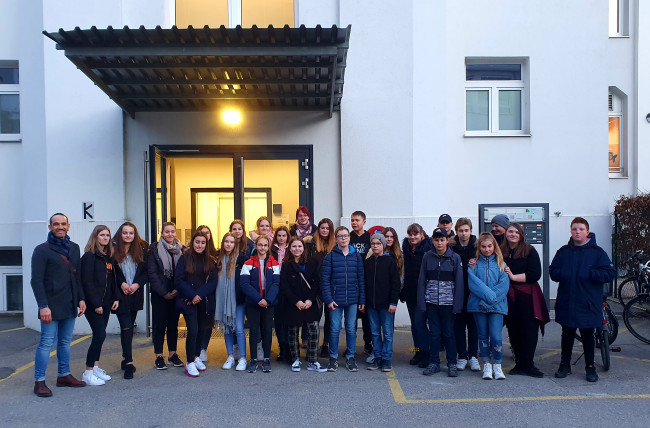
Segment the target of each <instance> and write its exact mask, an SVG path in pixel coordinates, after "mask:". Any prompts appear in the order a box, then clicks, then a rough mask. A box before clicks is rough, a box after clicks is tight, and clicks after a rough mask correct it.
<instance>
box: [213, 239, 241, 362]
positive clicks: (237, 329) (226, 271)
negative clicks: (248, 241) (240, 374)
mask: <svg viewBox="0 0 650 428" xmlns="http://www.w3.org/2000/svg"><path fill="white" fill-rule="evenodd" d="M238 255H239V254H238V252H237V240H236V239H235V236H234V235H233V234H232V233H230V232H228V233H226V234H225V235H223V238H222V239H221V248H220V249H219V257H218V258H217V273H218V276H219V286H218V287H217V293H216V309H215V312H214V314H215V320H216V321H217V324H219V325H220V326H221V329H222V331H223V334H224V340H225V342H226V351H227V352H228V358H227V359H226V362H225V363H224V364H223V366H222V367H221V368H222V369H224V370H230V369H231V368H232V366H233V365H234V364H235V357H234V349H233V348H234V343H235V334H236V335H237V342H239V343H241V344H243V350H244V354H243V357H242V356H240V358H239V361H237V367H235V370H237V371H243V370H246V333H245V332H244V317H245V316H246V305H243V304H242V305H238V304H237V290H236V286H235V282H236V276H235V271H236V267H237V256H238Z"/></svg>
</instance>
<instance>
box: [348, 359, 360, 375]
mask: <svg viewBox="0 0 650 428" xmlns="http://www.w3.org/2000/svg"><path fill="white" fill-rule="evenodd" d="M345 367H347V369H348V371H349V372H358V371H359V366H357V362H356V361H354V357H350V358H348V359H347V361H346V362H345Z"/></svg>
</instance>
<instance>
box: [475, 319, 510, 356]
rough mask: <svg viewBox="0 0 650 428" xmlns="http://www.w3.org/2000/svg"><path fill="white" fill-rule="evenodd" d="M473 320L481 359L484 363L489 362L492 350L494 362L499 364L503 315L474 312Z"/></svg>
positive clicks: (501, 353) (501, 352)
mask: <svg viewBox="0 0 650 428" xmlns="http://www.w3.org/2000/svg"><path fill="white" fill-rule="evenodd" d="M474 320H476V330H477V332H478V347H479V349H480V351H481V359H482V360H483V362H484V363H489V362H490V351H492V358H494V363H495V364H501V360H502V358H503V342H502V334H503V315H501V314H493V313H489V314H486V313H483V312H474ZM490 345H491V346H490Z"/></svg>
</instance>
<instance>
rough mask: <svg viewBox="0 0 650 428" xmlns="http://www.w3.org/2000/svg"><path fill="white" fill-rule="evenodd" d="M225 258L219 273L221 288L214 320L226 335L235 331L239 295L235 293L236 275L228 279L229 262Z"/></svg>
mask: <svg viewBox="0 0 650 428" xmlns="http://www.w3.org/2000/svg"><path fill="white" fill-rule="evenodd" d="M229 259H230V256H225V257H224V258H223V261H222V264H221V266H222V269H221V273H219V286H218V287H217V298H216V302H217V303H216V309H215V311H214V318H215V321H216V322H217V324H218V325H219V326H220V327H221V330H222V331H223V333H224V334H231V333H234V331H235V316H236V309H237V294H236V292H235V275H233V276H231V277H228V272H227V271H228V268H227V266H228V260H229Z"/></svg>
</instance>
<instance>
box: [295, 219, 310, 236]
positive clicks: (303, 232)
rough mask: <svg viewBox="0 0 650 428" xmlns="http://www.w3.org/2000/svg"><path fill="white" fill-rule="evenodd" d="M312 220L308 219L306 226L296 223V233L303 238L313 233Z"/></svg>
mask: <svg viewBox="0 0 650 428" xmlns="http://www.w3.org/2000/svg"><path fill="white" fill-rule="evenodd" d="M311 234H312V232H311V221H308V222H307V224H305V225H304V226H303V225H302V224H300V223H296V235H298V236H299V237H301V238H304V237H305V236H309V235H311Z"/></svg>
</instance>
